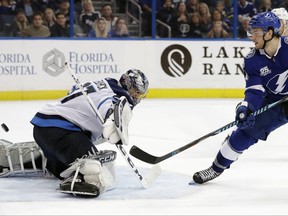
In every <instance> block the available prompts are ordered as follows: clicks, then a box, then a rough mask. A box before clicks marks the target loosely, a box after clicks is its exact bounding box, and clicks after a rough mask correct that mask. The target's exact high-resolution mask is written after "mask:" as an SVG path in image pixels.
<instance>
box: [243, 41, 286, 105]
mask: <svg viewBox="0 0 288 216" xmlns="http://www.w3.org/2000/svg"><path fill="white" fill-rule="evenodd" d="M287 54H288V37H282V38H281V39H280V40H279V44H278V49H277V51H276V53H275V55H274V56H273V57H269V56H268V55H267V54H266V53H265V51H264V49H260V50H256V49H255V48H254V49H252V50H251V51H250V53H249V54H248V55H247V56H246V57H245V59H244V68H243V69H244V73H245V80H246V89H245V99H244V100H245V101H247V102H248V103H250V104H251V105H252V107H253V110H252V111H255V110H257V109H259V108H260V107H261V106H263V105H264V101H265V103H271V102H274V101H276V100H279V99H281V98H282V97H283V96H285V95H288V57H287Z"/></svg>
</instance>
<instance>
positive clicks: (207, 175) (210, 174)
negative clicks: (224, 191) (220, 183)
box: [199, 167, 220, 180]
mask: <svg viewBox="0 0 288 216" xmlns="http://www.w3.org/2000/svg"><path fill="white" fill-rule="evenodd" d="M199 175H200V176H201V178H202V179H203V180H210V179H214V178H216V177H217V176H219V175H220V173H218V172H215V171H214V170H213V169H212V167H209V168H208V169H206V170H202V171H201V172H199Z"/></svg>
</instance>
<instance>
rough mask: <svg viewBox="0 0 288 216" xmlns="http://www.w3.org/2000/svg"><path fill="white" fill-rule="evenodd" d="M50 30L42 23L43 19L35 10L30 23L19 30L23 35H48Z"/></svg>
mask: <svg viewBox="0 0 288 216" xmlns="http://www.w3.org/2000/svg"><path fill="white" fill-rule="evenodd" d="M50 34H51V33H50V30H49V28H48V27H47V26H45V25H43V19H42V16H41V13H40V12H36V13H34V14H33V16H32V24H30V25H29V26H28V27H26V28H24V29H23V30H22V31H21V34H20V35H21V36H23V37H49V36H50Z"/></svg>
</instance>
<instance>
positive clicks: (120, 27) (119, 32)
mask: <svg viewBox="0 0 288 216" xmlns="http://www.w3.org/2000/svg"><path fill="white" fill-rule="evenodd" d="M111 37H112V38H115V37H121V38H122V37H129V31H128V26H127V22H126V19H125V18H124V17H119V18H118V19H117V21H116V24H115V27H114V28H113V29H112V30H111Z"/></svg>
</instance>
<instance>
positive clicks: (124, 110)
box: [114, 96, 132, 145]
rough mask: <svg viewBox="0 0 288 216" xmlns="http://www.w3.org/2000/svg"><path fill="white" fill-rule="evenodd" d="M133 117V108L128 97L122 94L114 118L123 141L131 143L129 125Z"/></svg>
mask: <svg viewBox="0 0 288 216" xmlns="http://www.w3.org/2000/svg"><path fill="white" fill-rule="evenodd" d="M131 118H132V109H131V107H130V104H129V102H128V101H127V99H126V97H124V96H122V97H121V98H120V99H119V101H118V102H117V103H116V104H115V107H114V120H115V126H116V129H117V132H118V134H119V136H120V138H121V141H122V143H123V144H125V145H129V133H128V126H129V123H130V120H131Z"/></svg>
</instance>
